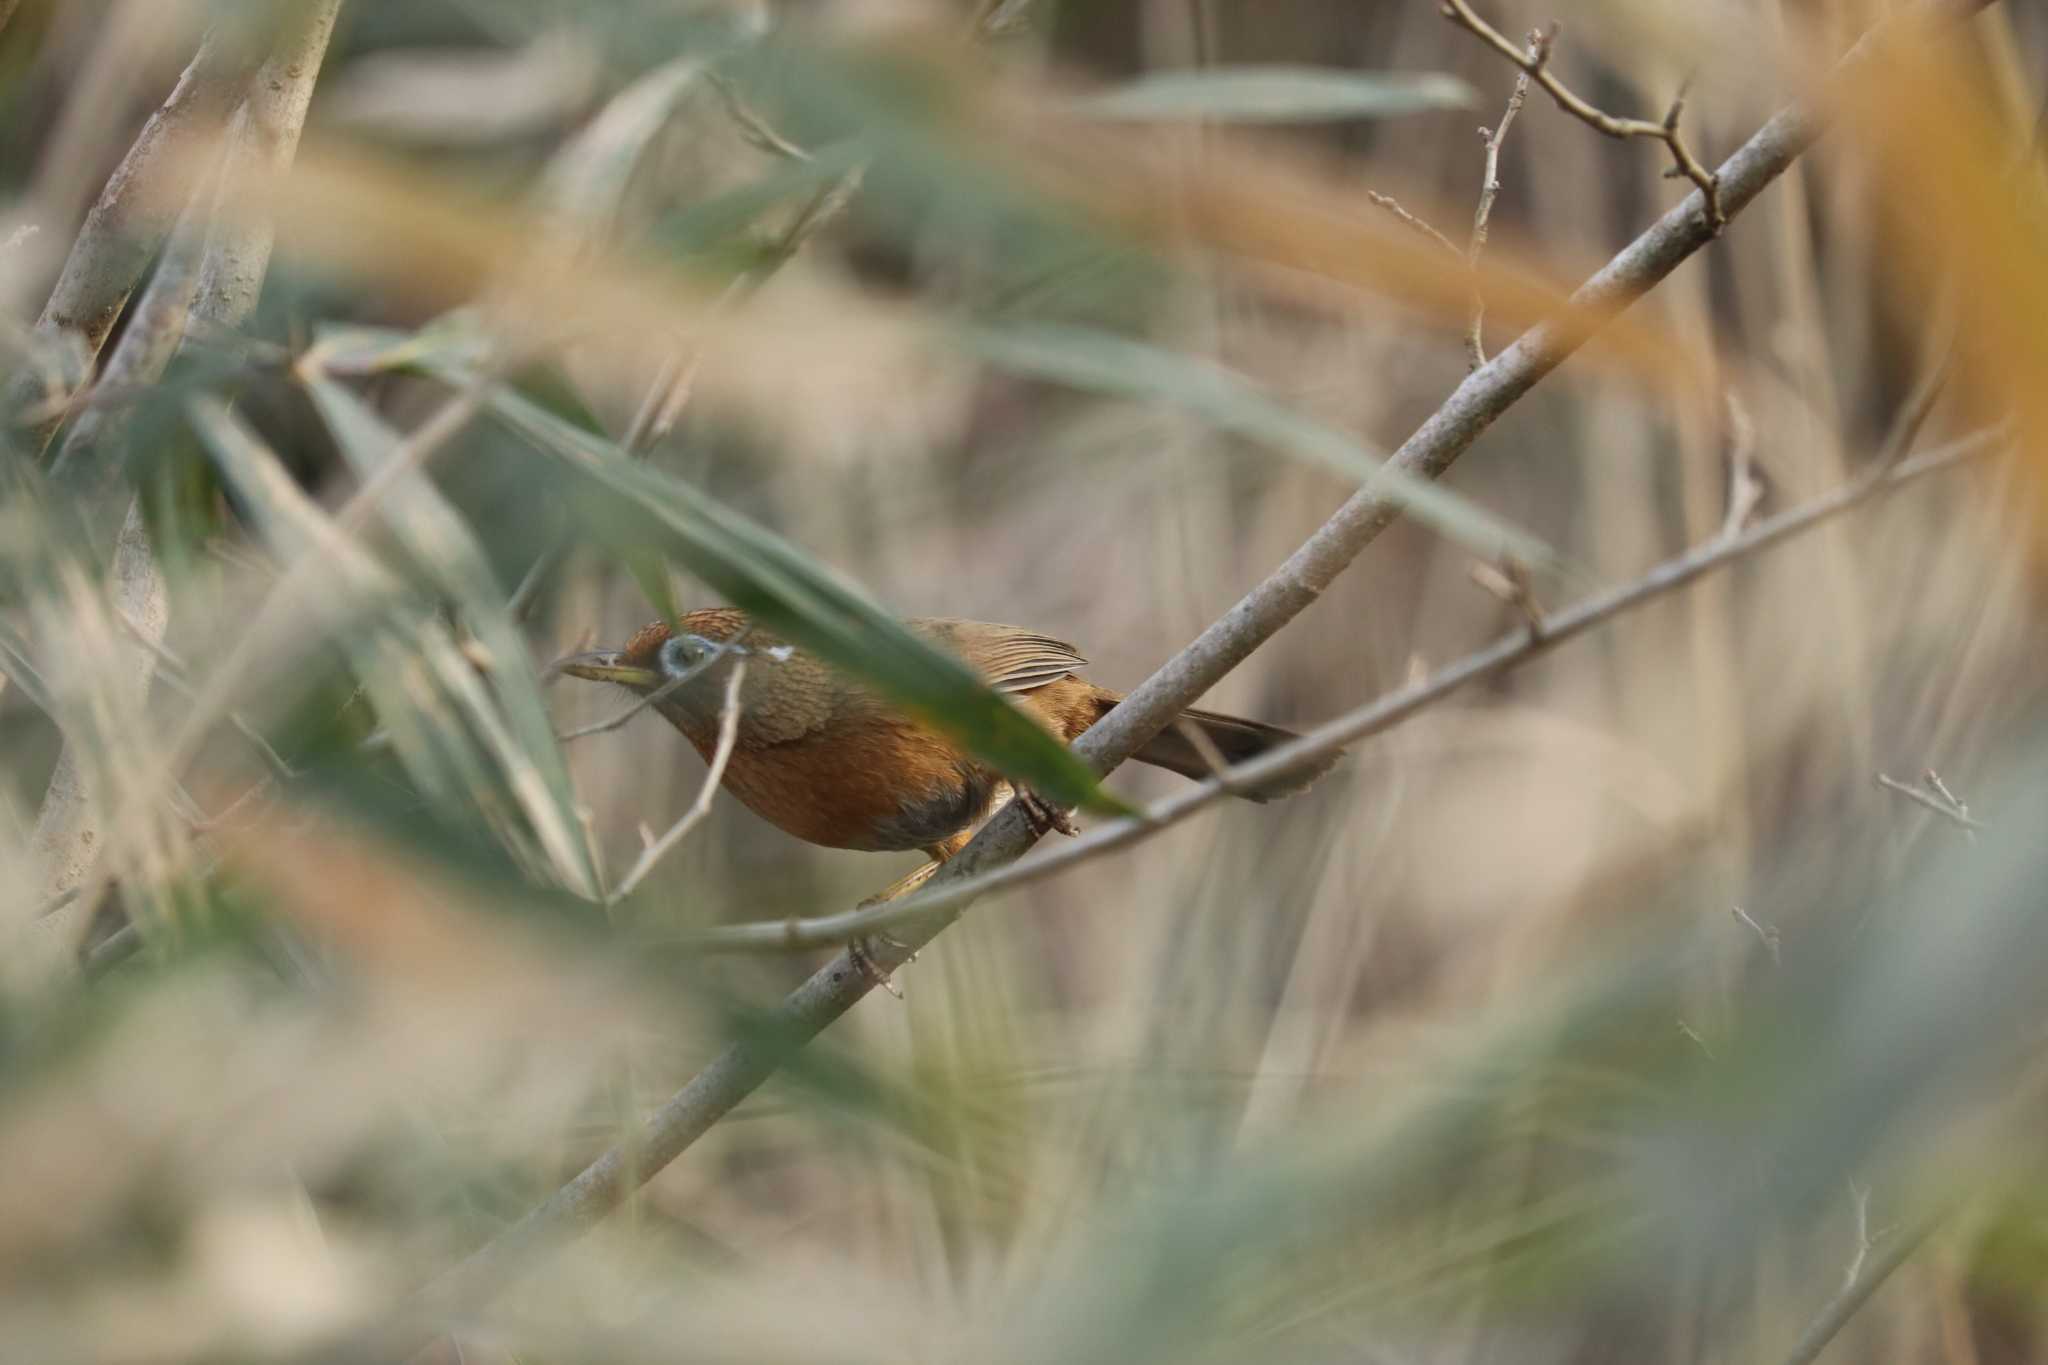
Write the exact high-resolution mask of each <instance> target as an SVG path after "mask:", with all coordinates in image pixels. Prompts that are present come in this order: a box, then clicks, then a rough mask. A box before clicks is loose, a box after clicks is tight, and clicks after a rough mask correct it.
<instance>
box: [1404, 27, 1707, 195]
mask: <svg viewBox="0 0 2048 1365" xmlns="http://www.w3.org/2000/svg"><path fill="white" fill-rule="evenodd" d="M1438 8H1439V10H1440V11H1441V13H1442V14H1443V16H1444V18H1446V19H1448V20H1450V21H1451V22H1452V23H1454V24H1456V25H1458V27H1460V28H1462V29H1464V30H1466V31H1467V32H1468V33H1471V34H1472V35H1473V36H1474V37H1476V38H1478V39H1479V40H1480V41H1481V42H1483V43H1485V44H1486V45H1487V46H1488V47H1491V48H1492V49H1493V50H1494V51H1496V52H1498V53H1500V54H1501V56H1503V57H1506V58H1507V59H1508V60H1509V61H1511V62H1513V63H1514V64H1515V65H1516V66H1517V67H1519V68H1521V70H1522V72H1523V73H1524V74H1525V75H1527V76H1528V77H1529V78H1530V79H1531V80H1533V81H1535V82H1536V84H1538V85H1540V86H1542V87H1543V90H1544V92H1545V93H1546V94H1548V95H1549V96H1550V98H1552V99H1553V100H1555V101H1557V107H1558V108H1560V109H1562V110H1564V111H1565V112H1566V113H1567V114H1570V115H1571V116H1572V117H1573V118H1575V119H1578V120H1579V121H1580V122H1581V123H1584V124H1585V125H1586V126H1587V127H1589V128H1593V129H1597V130H1598V131H1600V132H1602V133H1605V134H1606V135H1607V136H1609V137H1614V138H1624V139H1626V138H1632V137H1642V138H1649V139H1650V140H1652V141H1654V142H1661V143H1663V144H1664V146H1665V147H1666V148H1667V149H1669V151H1670V153H1671V160H1672V161H1673V163H1675V169H1676V171H1677V173H1678V174H1680V175H1683V176H1684V177H1685V178H1686V179H1687V180H1690V181H1692V183H1693V184H1695V185H1697V186H1699V191H1700V195H1701V197H1702V198H1704V199H1705V200H1706V208H1707V226H1708V227H1709V228H1711V229H1712V230H1713V231H1714V232H1715V233H1716V234H1718V233H1719V232H1720V231H1721V229H1722V228H1723V227H1725V226H1727V223H1728V216H1727V213H1726V212H1725V210H1724V209H1723V208H1722V205H1721V178H1720V176H1718V175H1716V174H1715V173H1714V172H1712V171H1710V170H1708V169H1707V168H1706V167H1705V166H1704V165H1702V164H1700V159H1699V158H1698V157H1696V156H1694V155H1693V152H1692V148H1691V147H1689V146H1687V145H1686V141H1685V137H1684V135H1683V134H1681V133H1680V132H1679V131H1678V120H1679V117H1680V116H1681V115H1682V114H1684V112H1685V95H1686V92H1685V87H1684V86H1680V87H1679V90H1678V95H1677V97H1676V98H1674V99H1673V100H1672V101H1671V107H1670V108H1669V109H1668V110H1666V111H1665V113H1664V117H1663V118H1662V119H1658V120H1651V119H1641V118H1619V117H1617V116H1615V115H1613V114H1610V113H1608V112H1607V111H1606V110H1604V109H1600V108H1598V107H1596V106H1594V105H1592V104H1590V103H1588V102H1587V101H1586V100H1584V99H1582V98H1580V97H1579V95H1578V94H1577V93H1575V92H1574V91H1573V90H1572V88H1571V87H1570V86H1568V85H1566V84H1565V83H1564V82H1563V81H1561V80H1559V79H1558V78H1557V77H1556V76H1555V75H1554V74H1552V72H1551V70H1550V53H1551V48H1552V46H1553V45H1554V44H1555V43H1556V42H1557V33H1558V28H1557V25H1555V24H1552V25H1551V26H1550V27H1549V28H1548V29H1546V30H1544V31H1542V32H1541V33H1539V34H1537V35H1536V36H1535V41H1534V42H1533V43H1532V44H1531V46H1532V47H1533V49H1534V54H1533V55H1531V54H1529V53H1525V52H1523V51H1522V49H1521V48H1518V47H1516V46H1515V45H1514V43H1512V42H1511V41H1509V40H1508V38H1507V36H1506V35H1505V34H1503V33H1502V32H1501V31H1500V30H1499V29H1497V28H1495V27H1494V26H1493V25H1491V24H1489V23H1487V22H1486V21H1485V20H1484V19H1482V18H1480V17H1479V16H1478V15H1477V14H1475V13H1474V12H1473V10H1472V6H1471V5H1470V4H1468V3H1467V2H1466V0H1440V4H1439V6H1438Z"/></svg>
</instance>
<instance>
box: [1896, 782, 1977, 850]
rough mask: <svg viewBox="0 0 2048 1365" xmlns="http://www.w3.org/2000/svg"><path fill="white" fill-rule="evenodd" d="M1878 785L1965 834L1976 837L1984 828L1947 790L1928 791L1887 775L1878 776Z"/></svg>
mask: <svg viewBox="0 0 2048 1365" xmlns="http://www.w3.org/2000/svg"><path fill="white" fill-rule="evenodd" d="M1877 785H1878V786H1880V787H1883V788H1885V789H1886V790H1887V791H1895V792H1897V793H1898V794H1899V795H1901V796H1903V797H1905V798H1906V799H1907V800H1909V801H1917V802H1919V803H1920V804H1921V805H1923V806H1925V807H1927V809H1929V810H1931V811H1933V812H1934V813H1935V814H1936V815H1939V816H1941V817H1942V818H1943V819H1945V820H1948V821H1950V822H1952V823H1954V824H1955V825H1957V826H1959V827H1960V828H1961V829H1962V830H1963V832H1964V833H1965V834H1970V835H1973V836H1974V835H1975V833H1976V832H1977V831H1978V830H1981V829H1983V828H1984V822H1983V821H1982V820H1978V819H1975V818H1974V817H1972V816H1971V814H1970V812H1969V809H1968V808H1967V807H1965V806H1961V805H1959V804H1957V803H1956V802H1955V801H1954V800H1953V799H1952V798H1950V797H1949V796H1948V795H1947V789H1946V788H1941V789H1937V790H1934V791H1927V790H1924V789H1922V788H1920V787H1917V786H1915V785H1914V784H1912V783H1911V782H1901V781H1899V780H1898V779H1897V778H1896V777H1892V776H1890V775H1889V774H1886V773H1879V774H1878V775H1877Z"/></svg>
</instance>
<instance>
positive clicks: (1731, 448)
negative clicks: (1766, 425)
mask: <svg viewBox="0 0 2048 1365" xmlns="http://www.w3.org/2000/svg"><path fill="white" fill-rule="evenodd" d="M1763 496H1764V481H1763V480H1762V479H1761V478H1759V477H1758V476H1757V472H1756V423H1754V422H1752V421H1750V420H1749V409H1747V408H1745V407H1744V406H1743V405H1742V400H1741V399H1739V398H1737V397H1736V396H1735V394H1734V393H1733V392H1732V391H1731V392H1730V393H1729V394H1728V510H1727V513H1726V515H1724V516H1723V517H1722V519H1721V534H1722V535H1724V536H1739V535H1741V534H1742V528H1743V527H1745V526H1747V525H1749V519H1750V518H1751V517H1753V516H1755V515H1756V506H1757V504H1758V503H1759V502H1762V501H1763Z"/></svg>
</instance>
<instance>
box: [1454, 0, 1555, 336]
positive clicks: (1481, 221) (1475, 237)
mask: <svg viewBox="0 0 2048 1365" xmlns="http://www.w3.org/2000/svg"><path fill="white" fill-rule="evenodd" d="M1541 42H1542V35H1541V34H1540V33H1533V32H1532V33H1531V34H1530V35H1529V49H1528V54H1527V55H1528V58H1529V60H1531V61H1534V60H1535V59H1536V58H1537V56H1538V55H1540V53H1541V52H1542V47H1541V45H1540V44H1541ZM1528 98H1529V73H1528V71H1527V70H1524V71H1523V72H1522V74H1520V75H1519V76H1517V77H1515V89H1514V93H1513V94H1511V95H1509V96H1508V107H1507V109H1506V111H1505V112H1503V113H1502V114H1501V116H1500V122H1499V123H1497V124H1495V125H1494V126H1493V127H1492V128H1481V129H1480V130H1479V136H1481V137H1482V138H1485V139H1486V168H1485V175H1484V178H1483V179H1482V180H1481V181H1480V184H1479V207H1478V208H1477V209H1475V210H1474V211H1473V214H1472V237H1471V240H1470V242H1469V243H1468V244H1467V245H1466V247H1465V260H1466V263H1467V264H1468V265H1470V266H1471V267H1472V321H1471V322H1470V323H1469V324H1468V325H1467V327H1466V329H1465V351H1466V357H1467V359H1468V360H1469V361H1470V362H1471V366H1470V367H1471V368H1472V369H1475V370H1476V369H1478V368H1479V367H1480V366H1481V365H1484V364H1485V363H1486V295H1485V293H1484V292H1483V291H1482V290H1481V289H1480V287H1479V256H1480V253H1481V252H1483V251H1485V250H1486V233H1487V227H1488V222H1489V220H1491V219H1492V217H1493V200H1494V196H1495V195H1497V194H1499V193H1500V148H1501V144H1502V143H1503V142H1506V141H1507V136H1508V125H1509V124H1511V123H1513V122H1514V121H1515V115H1516V114H1519V113H1521V112H1522V102H1523V101H1524V100H1526V99H1528Z"/></svg>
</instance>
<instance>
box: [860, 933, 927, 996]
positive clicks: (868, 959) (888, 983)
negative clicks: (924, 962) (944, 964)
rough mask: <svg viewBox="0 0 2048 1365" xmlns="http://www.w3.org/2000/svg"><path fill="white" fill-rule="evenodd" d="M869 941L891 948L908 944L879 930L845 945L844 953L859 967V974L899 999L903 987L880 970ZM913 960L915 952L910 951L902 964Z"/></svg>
mask: <svg viewBox="0 0 2048 1365" xmlns="http://www.w3.org/2000/svg"><path fill="white" fill-rule="evenodd" d="M871 942H872V943H886V944H888V945H889V946H890V947H891V948H908V947H909V946H910V945H909V944H907V943H904V942H903V941H902V940H900V939H894V938H891V937H889V935H887V934H885V933H881V932H879V931H877V932H876V933H873V934H869V935H868V936H867V937H865V938H857V939H854V940H853V941H852V942H851V943H848V944H847V945H846V955H847V956H848V957H849V958H851V959H852V960H853V965H854V966H855V967H857V968H859V969H860V974H861V975H862V976H864V977H866V978H867V979H868V981H869V983H870V984H872V985H876V986H880V987H881V988H882V989H883V990H885V991H887V992H889V994H891V995H893V996H895V997H896V998H897V999H898V1000H901V999H902V998H903V988H902V987H901V986H899V985H897V984H896V982H895V980H894V979H893V978H892V977H891V976H890V974H889V973H888V972H885V971H883V970H882V964H881V963H879V962H877V961H875V954H874V950H873V949H872V948H870V947H869V946H868V944H869V943H871ZM915 961H917V954H916V953H912V954H910V956H908V957H906V958H904V959H903V964H904V965H905V966H908V965H910V964H911V963H913V962H915Z"/></svg>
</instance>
